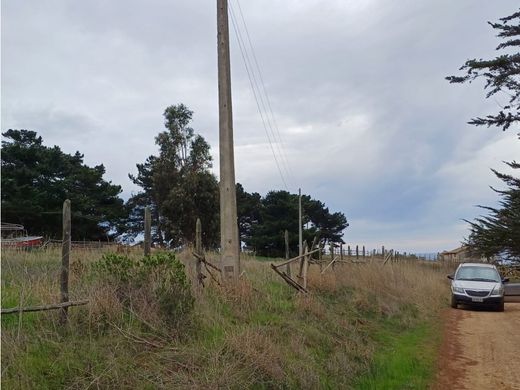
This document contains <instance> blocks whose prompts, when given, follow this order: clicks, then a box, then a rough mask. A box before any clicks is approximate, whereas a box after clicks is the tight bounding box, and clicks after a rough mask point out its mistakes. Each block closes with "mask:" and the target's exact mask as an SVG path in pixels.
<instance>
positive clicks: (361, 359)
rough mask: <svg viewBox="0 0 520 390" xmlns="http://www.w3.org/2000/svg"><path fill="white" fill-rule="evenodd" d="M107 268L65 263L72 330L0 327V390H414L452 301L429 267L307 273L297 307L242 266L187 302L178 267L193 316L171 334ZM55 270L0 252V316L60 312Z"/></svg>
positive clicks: (280, 286) (284, 289)
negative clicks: (39, 307) (45, 307)
mask: <svg viewBox="0 0 520 390" xmlns="http://www.w3.org/2000/svg"><path fill="white" fill-rule="evenodd" d="M102 254H103V253H102V252H99V251H78V250H76V251H73V253H72V259H71V277H70V279H71V280H70V286H71V287H70V295H71V299H83V298H88V299H89V300H90V302H89V304H88V305H86V306H83V307H75V308H71V309H70V310H69V313H70V321H69V324H68V325H66V326H64V327H62V326H60V325H59V321H58V313H57V311H49V312H41V313H25V314H23V315H21V316H19V315H4V316H2V385H3V386H5V388H23V389H25V388H26V389H29V388H30V389H33V388H41V389H44V388H47V389H54V388H69V389H85V388H144V389H146V388H150V389H152V388H187V387H189V388H218V387H224V388H359V389H377V388H385V389H391V388H395V389H400V388H414V389H415V388H417V389H421V388H426V386H427V385H428V383H429V382H430V381H431V379H432V375H433V373H434V369H435V364H434V363H435V357H436V352H437V346H438V334H439V331H438V326H439V319H438V315H439V311H440V308H441V307H443V306H444V305H447V296H448V294H447V284H446V278H445V275H446V273H447V272H448V271H446V270H444V269H442V268H440V267H439V266H438V265H437V264H434V263H422V262H413V263H412V262H406V263H399V264H387V265H386V266H382V265H381V264H380V263H373V264H370V263H368V264H345V265H342V266H337V267H336V268H335V269H334V270H328V271H327V272H326V273H325V274H324V275H321V274H320V272H319V269H318V267H317V266H312V267H311V268H310V270H309V289H310V291H311V294H309V295H307V296H303V295H298V294H296V293H295V291H294V290H292V289H291V288H290V287H289V286H287V285H286V284H285V283H284V282H283V281H282V280H281V279H279V277H278V276H277V275H275V274H274V273H273V272H272V270H271V269H270V268H269V262H267V261H265V259H263V260H262V261H257V260H256V259H255V258H253V257H250V256H245V257H244V258H243V262H242V263H243V269H244V271H245V272H244V274H243V276H242V278H241V280H240V282H239V283H237V284H236V285H234V286H231V287H225V288H224V287H221V286H218V285H216V284H211V283H209V282H208V285H207V286H206V288H204V289H199V288H196V287H195V286H194V283H193V274H192V273H193V265H194V264H193V259H192V258H191V256H189V255H188V254H187V253H182V254H179V255H178V258H180V260H181V261H182V262H183V263H184V264H186V271H187V274H188V276H189V278H190V279H191V280H192V288H191V290H192V294H193V297H194V302H195V303H194V309H193V312H191V313H190V314H189V315H186V316H185V318H182V319H181V320H182V321H177V320H175V321H174V323H175V325H172V322H171V321H169V320H168V321H165V320H164V318H161V317H160V316H159V315H158V314H157V312H158V308H157V306H156V305H155V304H154V303H153V302H152V301H150V300H149V299H148V298H147V295H146V288H147V285H144V286H142V287H140V289H138V290H136V291H135V292H133V294H134V295H132V296H133V301H132V303H131V304H130V305H127V304H125V302H124V301H122V300H121V292H120V290H118V289H116V288H115V286H114V285H113V284H111V283H110V282H109V281H108V280H105V279H103V278H102V277H100V274H99V272H97V273H96V272H94V270H93V267H92V264H93V263H94V262H96V261H98V260H99V259H100V258H101V256H102ZM130 256H131V257H134V258H136V259H137V258H138V257H139V254H137V253H135V254H131V255H130ZM59 262H60V253H59V252H58V251H53V250H47V251H43V252H38V251H34V252H14V251H5V252H3V253H2V286H1V290H2V291H1V292H2V307H13V306H18V305H19V304H21V305H22V306H26V305H30V304H47V303H53V302H58V301H59V284H58V280H59V279H58V277H59V266H60V263H59ZM152 284H153V280H152ZM150 288H151V287H150ZM147 299H148V300H147Z"/></svg>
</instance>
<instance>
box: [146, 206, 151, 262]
mask: <svg viewBox="0 0 520 390" xmlns="http://www.w3.org/2000/svg"><path fill="white" fill-rule="evenodd" d="M151 247H152V215H151V214H150V208H149V207H148V206H146V207H145V208H144V255H145V256H150V251H151Z"/></svg>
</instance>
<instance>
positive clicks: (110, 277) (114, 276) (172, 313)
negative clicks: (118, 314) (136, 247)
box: [94, 252, 194, 328]
mask: <svg viewBox="0 0 520 390" xmlns="http://www.w3.org/2000/svg"><path fill="white" fill-rule="evenodd" d="M94 270H95V271H96V273H97V274H98V276H100V277H101V279H102V280H104V281H105V282H108V283H110V285H111V286H112V287H114V288H115V291H116V294H117V297H118V299H119V300H120V302H121V303H122V304H123V305H124V307H125V308H127V309H130V310H132V311H134V312H135V313H136V314H138V315H139V317H141V319H146V320H150V318H153V317H158V318H159V319H160V320H162V322H164V324H165V325H166V326H168V327H169V328H176V327H178V326H179V325H180V324H181V323H185V322H186V321H187V320H188V319H189V317H190V314H191V312H192V310H193V305H194V298H193V295H192V293H191V286H190V282H189V280H188V278H187V276H186V273H185V270H184V264H182V263H181V262H180V261H179V260H178V259H176V258H175V255H174V254H173V253H168V252H164V253H157V254H154V255H152V256H145V257H143V258H140V259H137V260H135V259H132V258H130V257H128V256H126V255H121V254H116V253H109V254H105V255H103V257H102V258H101V259H100V260H99V261H97V262H96V263H94ZM154 309H156V310H155V311H156V312H157V313H152V312H153V311H154ZM142 317H145V318H142ZM147 322H148V321H147Z"/></svg>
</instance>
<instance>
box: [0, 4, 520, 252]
mask: <svg viewBox="0 0 520 390" xmlns="http://www.w3.org/2000/svg"><path fill="white" fill-rule="evenodd" d="M215 3H216V2H215V1H207V0H191V1H172V0H153V1H152V0H148V1H142V0H141V1H137V0H126V1H106V0H87V1H76V0H46V1H41V0H32V1H29V0H2V38H1V39H2V42H1V43H2V53H1V54H2V59H1V65H2V72H1V76H2V95H1V97H2V115H1V119H2V124H1V127H2V131H5V130H7V129H9V128H14V129H22V128H23V129H31V130H35V131H37V132H38V133H39V134H40V135H41V136H42V137H43V139H44V142H45V144H47V145H49V146H52V145H55V144H56V145H59V146H60V147H61V148H62V149H63V150H64V151H65V152H68V153H73V152H75V151H76V150H79V151H80V152H82V153H83V154H84V155H85V162H86V163H87V164H89V165H94V164H100V163H103V164H104V165H105V167H106V171H107V172H106V177H105V178H106V179H108V180H111V181H112V182H113V183H115V184H119V185H121V186H122V187H123V194H122V196H123V197H124V198H125V199H127V198H128V197H129V196H130V195H131V194H132V193H135V192H137V191H138V188H136V187H135V186H134V185H133V184H132V183H131V182H130V181H129V179H128V176H127V175H128V173H135V164H136V163H139V162H143V161H144V160H145V159H146V157H147V156H149V155H150V154H155V153H157V148H156V146H155V145H154V137H155V135H156V134H157V133H158V132H159V131H161V130H163V117H162V113H163V111H164V109H165V108H166V107H167V106H168V105H171V104H177V103H181V102H182V103H184V104H185V105H187V106H188V107H189V108H190V109H192V110H193V111H194V121H193V127H194V129H195V131H196V132H198V133H200V134H202V135H203V136H204V137H205V138H206V139H207V140H208V141H209V142H210V144H211V146H212V154H213V156H214V158H215V164H214V166H215V167H216V169H215V174H217V175H218V160H217V157H218V156H217V155H218V101H217V58H216V4H215ZM231 4H232V6H234V9H235V10H236V11H237V10H238V4H237V3H236V0H231ZM240 5H241V9H242V11H243V15H244V18H245V20H246V22H247V27H248V30H249V34H250V37H251V41H252V43H253V46H254V47H255V54H256V58H257V60H258V63H259V65H260V68H261V71H262V76H263V80H264V83H265V87H266V90H267V92H268V96H269V100H270V103H271V107H272V111H273V113H274V117H275V118H276V123H277V125H278V128H279V132H280V135H281V137H280V138H281V139H282V141H283V145H282V146H280V145H279V143H278V144H276V143H275V145H274V149H275V151H279V150H280V149H281V150H282V151H283V156H281V155H280V154H278V159H279V160H280V162H283V161H285V160H284V159H283V157H285V158H286V160H287V162H288V164H287V165H288V167H287V169H285V168H286V167H285V165H284V164H282V167H281V169H282V172H285V171H286V170H287V171H288V172H286V174H285V176H286V182H287V186H288V188H289V190H290V191H291V192H297V191H298V187H301V188H302V191H303V192H304V193H307V194H310V195H311V196H312V197H314V198H318V199H320V200H322V201H323V202H325V203H326V205H327V206H329V207H330V209H331V210H332V211H342V212H344V213H345V215H346V216H347V218H348V220H349V223H350V227H349V228H348V229H347V230H346V231H345V237H344V239H345V241H346V242H347V243H349V244H352V245H356V244H359V245H367V247H369V248H373V247H379V246H380V245H385V246H386V247H387V248H395V249H396V250H401V251H418V252H435V251H441V250H444V249H453V248H455V247H457V246H458V245H459V243H460V241H461V240H462V239H463V238H464V237H465V235H466V234H467V224H466V223H465V222H463V221H462V219H464V218H465V219H473V218H474V217H476V216H478V215H479V214H480V212H481V211H480V210H479V209H478V208H476V207H475V205H477V204H490V205H493V204H495V203H496V201H497V197H496V194H494V193H493V192H492V191H491V190H490V189H489V187H488V186H489V185H498V186H500V183H499V182H498V181H497V179H495V178H494V176H493V174H492V173H491V172H490V170H489V168H497V169H502V170H504V171H506V169H505V166H504V164H502V161H503V160H506V161H510V160H513V159H516V160H519V159H520V158H519V157H520V142H519V141H518V140H517V136H516V133H517V132H518V128H516V129H512V130H510V131H507V132H502V131H500V130H496V129H486V128H476V127H473V126H470V125H467V124H466V122H467V121H468V120H469V119H470V118H471V117H474V116H478V115H480V116H482V115H485V114H488V113H494V112H496V111H497V110H498V109H499V107H500V105H503V104H504V103H505V102H506V101H507V99H506V97H505V96H497V97H495V98H492V99H488V100H486V99H485V98H484V92H483V84H482V83H480V82H475V83H473V84H471V85H450V84H448V82H447V81H445V80H444V77H445V76H447V75H452V74H456V73H457V69H458V68H459V67H460V66H461V65H462V64H463V63H464V61H465V60H466V59H468V58H475V57H476V58H488V57H490V56H493V55H495V52H494V48H495V47H496V46H497V45H498V43H499V40H498V39H497V38H496V37H495V34H494V31H493V30H492V29H491V27H490V26H489V25H488V24H487V21H495V20H496V19H498V18H499V17H503V16H507V15H510V14H511V13H513V12H514V11H515V10H516V9H517V8H518V2H517V1H513V0H501V1H488V0H479V1H477V0H457V1H453V0H435V1H433V0H430V1H418V0H401V1H383V0H363V1H361V0H352V1H348V0H341V1H332V0H327V1H324V0H322V1H303V0H298V1H296V0H292V1H290V0H284V1H281V0H280V1H275V0H262V1H260V0H258V1H247V2H246V1H242V2H241V4H240ZM230 30H231V34H232V35H231V51H232V54H231V66H232V88H233V111H234V127H235V162H236V178H237V181H239V182H240V183H242V184H243V185H244V187H245V189H246V190H247V191H249V192H252V191H256V192H260V193H261V194H265V193H266V191H268V190H271V189H285V186H284V184H283V182H282V179H281V178H280V174H279V172H278V169H277V166H276V164H275V160H274V158H273V154H272V151H271V148H270V146H269V143H268V138H267V136H266V133H265V131H264V128H263V123H262V120H261V117H260V115H259V113H258V110H257V107H256V103H255V100H254V97H253V93H252V91H251V88H250V85H249V79H248V77H247V73H246V71H245V67H244V64H243V62H242V57H241V54H240V51H239V49H238V46H237V40H236V36H235V34H234V32H233V29H232V28H231V27H230ZM282 160H283V161H282Z"/></svg>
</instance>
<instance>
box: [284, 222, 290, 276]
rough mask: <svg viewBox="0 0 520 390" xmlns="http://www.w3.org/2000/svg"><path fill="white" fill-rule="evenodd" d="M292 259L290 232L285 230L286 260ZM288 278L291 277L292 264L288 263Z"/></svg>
mask: <svg viewBox="0 0 520 390" xmlns="http://www.w3.org/2000/svg"><path fill="white" fill-rule="evenodd" d="M289 259H290V251H289V231H288V230H287V229H286V230H285V260H289ZM286 272H287V276H289V277H291V264H290V263H287V269H286Z"/></svg>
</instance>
